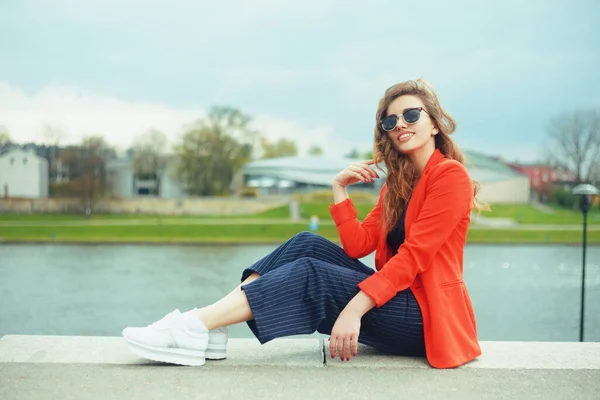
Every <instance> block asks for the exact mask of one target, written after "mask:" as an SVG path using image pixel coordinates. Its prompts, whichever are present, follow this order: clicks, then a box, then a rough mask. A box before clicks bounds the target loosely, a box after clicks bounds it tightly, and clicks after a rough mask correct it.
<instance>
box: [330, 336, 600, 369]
mask: <svg viewBox="0 0 600 400" xmlns="http://www.w3.org/2000/svg"><path fill="white" fill-rule="evenodd" d="M480 344H481V351H482V355H481V356H480V357H479V358H477V359H475V360H473V361H472V362H470V363H468V364H465V365H463V366H461V367H460V368H461V369H466V368H469V369H473V368H475V369H511V370H523V369H540V370H550V369H561V370H577V369H586V370H600V343H597V342H585V343H579V342H480ZM323 353H324V354H325V359H326V363H327V366H328V367H341V368H413V369H414V368H431V367H430V366H429V364H428V363H427V361H426V360H425V358H413V357H398V356H390V355H387V354H382V353H380V352H378V351H377V350H375V349H373V348H372V347H368V346H364V345H359V346H358V356H357V357H355V358H352V360H351V361H350V362H348V361H340V359H339V357H336V358H335V359H332V358H331V356H330V355H329V342H328V341H324V342H323Z"/></svg>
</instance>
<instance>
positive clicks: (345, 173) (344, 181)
mask: <svg viewBox="0 0 600 400" xmlns="http://www.w3.org/2000/svg"><path fill="white" fill-rule="evenodd" d="M373 164H374V162H373V160H367V161H361V162H357V163H354V164H351V165H349V166H348V167H347V168H346V169H344V170H342V171H341V172H340V173H339V174H337V175H336V176H335V178H333V185H334V186H336V185H337V186H339V187H346V186H348V185H352V184H354V183H357V182H363V183H366V182H374V179H375V178H379V175H377V172H375V171H374V170H373V168H371V167H370V165H373Z"/></svg>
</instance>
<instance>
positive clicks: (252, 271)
mask: <svg viewBox="0 0 600 400" xmlns="http://www.w3.org/2000/svg"><path fill="white" fill-rule="evenodd" d="M305 257H308V258H312V259H314V260H320V261H324V262H327V263H330V264H334V265H339V266H341V267H344V268H350V269H353V270H355V271H360V272H363V273H371V272H372V271H373V270H372V269H371V268H369V267H367V266H366V265H364V264H363V263H361V262H360V261H358V260H355V259H353V258H350V257H349V256H348V255H347V254H346V252H345V251H344V250H343V249H342V248H341V247H339V246H338V245H336V244H335V243H333V242H331V241H329V240H327V239H325V238H324V237H322V236H319V235H316V234H314V233H312V232H301V233H299V234H297V235H295V236H294V237H292V238H290V239H289V240H287V241H286V242H285V243H283V244H281V245H280V246H279V247H277V248H276V249H275V250H274V251H272V252H271V253H270V254H268V255H267V256H265V257H264V258H262V259H261V260H259V261H257V262H256V263H255V264H254V265H252V266H250V267H248V268H246V269H245V270H244V272H243V273H242V283H241V284H240V285H238V286H237V287H236V288H235V289H233V290H232V291H231V292H230V293H229V294H227V295H226V296H225V297H223V298H222V299H220V300H218V301H217V302H215V303H213V304H211V305H209V306H206V307H204V308H201V309H198V310H195V311H194V314H195V315H196V316H197V317H198V318H199V319H200V320H201V321H202V322H203V323H204V324H205V325H206V327H207V328H208V329H209V330H212V329H215V328H218V327H221V326H227V325H233V324H236V323H239V322H245V321H250V320H252V318H253V315H252V310H251V308H250V306H249V304H248V300H247V298H246V295H245V293H244V292H243V291H242V290H241V288H242V286H244V285H246V284H248V283H250V282H252V281H254V280H255V279H257V278H259V277H260V276H261V275H265V274H266V273H268V272H270V271H273V270H275V269H277V268H279V267H281V266H283V265H287V264H290V263H292V262H293V261H295V260H298V259H300V258H305Z"/></svg>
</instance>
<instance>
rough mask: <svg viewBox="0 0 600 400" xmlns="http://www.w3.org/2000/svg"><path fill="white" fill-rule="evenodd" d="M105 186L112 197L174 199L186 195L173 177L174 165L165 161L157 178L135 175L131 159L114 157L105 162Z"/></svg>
mask: <svg viewBox="0 0 600 400" xmlns="http://www.w3.org/2000/svg"><path fill="white" fill-rule="evenodd" d="M106 174H107V187H108V189H109V191H110V193H111V195H112V196H113V197H119V198H131V197H149V196H154V197H159V198H163V199H176V198H182V197H186V196H187V195H186V193H185V191H184V190H183V189H182V187H181V185H180V184H179V182H177V181H176V180H175V178H174V174H175V165H174V163H173V162H169V163H167V168H166V169H165V170H164V171H163V172H162V173H161V174H160V177H159V179H153V178H147V177H143V178H140V177H138V176H136V174H135V170H134V167H133V161H132V160H131V159H127V158H125V159H115V160H110V161H108V162H107V163H106Z"/></svg>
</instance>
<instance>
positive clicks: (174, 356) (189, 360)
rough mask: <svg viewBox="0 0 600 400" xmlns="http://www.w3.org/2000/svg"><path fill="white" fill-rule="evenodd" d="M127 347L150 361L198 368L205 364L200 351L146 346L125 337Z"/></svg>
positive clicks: (203, 354)
mask: <svg viewBox="0 0 600 400" xmlns="http://www.w3.org/2000/svg"><path fill="white" fill-rule="evenodd" d="M125 343H126V344H127V347H128V348H129V349H130V350H131V351H132V352H133V353H135V354H136V355H138V356H140V357H142V358H146V359H148V360H152V361H159V362H164V363H168V364H177V365H187V366H194V367H198V366H201V365H204V364H205V363H206V358H205V352H204V351H201V350H188V349H172V348H161V347H154V346H148V345H145V344H141V343H138V342H136V341H134V340H131V339H128V338H126V337H125Z"/></svg>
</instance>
